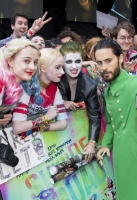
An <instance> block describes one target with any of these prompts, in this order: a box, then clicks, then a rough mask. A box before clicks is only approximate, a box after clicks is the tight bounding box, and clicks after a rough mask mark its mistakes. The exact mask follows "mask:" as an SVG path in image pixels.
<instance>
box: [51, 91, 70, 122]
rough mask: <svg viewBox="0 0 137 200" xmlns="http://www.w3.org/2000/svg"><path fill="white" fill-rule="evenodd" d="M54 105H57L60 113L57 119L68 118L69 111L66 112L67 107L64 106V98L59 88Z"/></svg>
mask: <svg viewBox="0 0 137 200" xmlns="http://www.w3.org/2000/svg"><path fill="white" fill-rule="evenodd" d="M54 105H56V106H57V108H58V111H59V114H58V116H57V120H58V121H59V120H63V119H67V118H68V117H67V113H66V108H65V106H64V100H63V99H62V96H61V94H60V91H59V89H58V88H57V91H56V95H55V99H54Z"/></svg>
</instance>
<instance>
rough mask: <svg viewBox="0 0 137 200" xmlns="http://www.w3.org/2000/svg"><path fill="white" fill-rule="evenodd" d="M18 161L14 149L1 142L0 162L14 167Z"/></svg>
mask: <svg viewBox="0 0 137 200" xmlns="http://www.w3.org/2000/svg"><path fill="white" fill-rule="evenodd" d="M18 162H19V159H18V157H17V156H15V155H14V150H13V149H12V147H11V146H10V145H9V144H8V145H6V144H4V143H1V144H0V163H4V164H6V165H9V166H11V167H15V166H16V165H17V164H18Z"/></svg>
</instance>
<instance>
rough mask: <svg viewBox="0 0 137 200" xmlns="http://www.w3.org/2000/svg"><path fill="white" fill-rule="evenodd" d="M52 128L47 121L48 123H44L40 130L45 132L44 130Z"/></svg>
mask: <svg viewBox="0 0 137 200" xmlns="http://www.w3.org/2000/svg"><path fill="white" fill-rule="evenodd" d="M49 129H50V124H49V123H46V124H43V125H41V126H40V131H41V132H44V131H49Z"/></svg>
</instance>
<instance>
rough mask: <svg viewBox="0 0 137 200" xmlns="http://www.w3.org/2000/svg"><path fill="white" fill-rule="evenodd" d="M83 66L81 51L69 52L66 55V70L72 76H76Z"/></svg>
mask: <svg viewBox="0 0 137 200" xmlns="http://www.w3.org/2000/svg"><path fill="white" fill-rule="evenodd" d="M81 68H82V57H81V54H80V53H77V52H76V53H68V54H66V55H65V57H64V71H65V73H66V74H67V75H69V76H70V77H72V78H76V77H77V76H78V74H79V73H80V71H81Z"/></svg>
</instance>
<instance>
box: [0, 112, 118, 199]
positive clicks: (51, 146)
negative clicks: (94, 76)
mask: <svg viewBox="0 0 137 200" xmlns="http://www.w3.org/2000/svg"><path fill="white" fill-rule="evenodd" d="M43 138H44V143H45V144H46V146H47V151H48V154H49V158H48V159H47V160H46V161H45V162H43V163H41V164H39V165H38V166H35V167H33V168H32V169H30V170H28V171H26V172H25V173H23V174H21V175H19V176H17V177H16V178H13V179H11V180H9V181H8V182H6V183H4V184H2V185H0V190H1V194H2V197H3V200H19V199H20V200H37V199H38V200H40V199H46V200H103V199H104V200H115V197H114V195H115V186H114V180H113V169H112V163H111V161H110V160H109V159H108V158H107V157H105V158H104V168H102V167H100V166H99V164H98V163H97V161H96V160H94V161H92V162H91V163H89V164H88V165H85V166H84V167H82V168H80V169H79V170H77V171H76V172H74V173H73V174H71V175H70V176H67V177H66V178H64V179H62V180H61V181H58V182H57V183H55V184H54V185H53V184H52V183H51V182H50V177H51V175H50V173H49V168H50V167H51V166H54V165H56V164H58V163H60V162H63V161H65V160H67V159H69V158H71V157H73V156H75V155H77V154H79V153H81V151H82V149H83V147H84V145H85V144H86V143H87V140H88V118H87V114H86V111H85V110H79V111H76V112H68V120H67V129H66V130H64V131H56V132H45V133H43ZM32 156H34V155H32Z"/></svg>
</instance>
